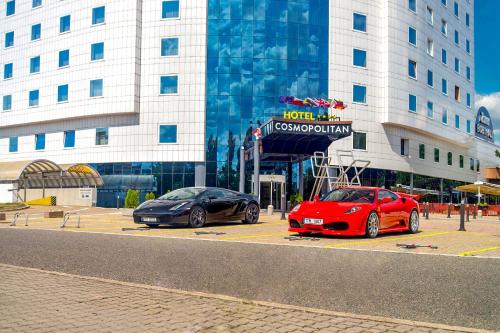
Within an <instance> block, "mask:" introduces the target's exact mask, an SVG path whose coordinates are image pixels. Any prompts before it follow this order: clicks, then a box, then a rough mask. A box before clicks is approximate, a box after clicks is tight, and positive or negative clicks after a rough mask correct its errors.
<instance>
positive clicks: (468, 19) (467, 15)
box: [465, 13, 470, 27]
mask: <svg viewBox="0 0 500 333" xmlns="http://www.w3.org/2000/svg"><path fill="white" fill-rule="evenodd" d="M465 25H466V26H467V27H470V15H469V13H466V14H465Z"/></svg>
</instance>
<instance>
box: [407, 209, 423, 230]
mask: <svg viewBox="0 0 500 333" xmlns="http://www.w3.org/2000/svg"><path fill="white" fill-rule="evenodd" d="M419 225H420V221H419V217H418V213H417V211H416V210H412V211H411V214H410V220H409V221H408V231H409V232H410V233H412V234H415V233H417V232H418V227H419Z"/></svg>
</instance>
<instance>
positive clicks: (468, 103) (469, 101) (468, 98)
mask: <svg viewBox="0 0 500 333" xmlns="http://www.w3.org/2000/svg"><path fill="white" fill-rule="evenodd" d="M471 103H472V100H471V96H470V93H467V107H468V108H470V107H471Z"/></svg>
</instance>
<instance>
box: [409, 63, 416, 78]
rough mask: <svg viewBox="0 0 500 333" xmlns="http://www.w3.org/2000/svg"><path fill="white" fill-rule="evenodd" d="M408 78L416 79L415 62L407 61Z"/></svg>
mask: <svg viewBox="0 0 500 333" xmlns="http://www.w3.org/2000/svg"><path fill="white" fill-rule="evenodd" d="M408 76H409V77H411V78H414V79H416V78H417V62H416V61H413V60H408Z"/></svg>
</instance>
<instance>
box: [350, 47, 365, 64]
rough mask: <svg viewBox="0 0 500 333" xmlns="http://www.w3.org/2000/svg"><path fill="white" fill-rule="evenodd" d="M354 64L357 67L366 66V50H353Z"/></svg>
mask: <svg viewBox="0 0 500 333" xmlns="http://www.w3.org/2000/svg"><path fill="white" fill-rule="evenodd" d="M352 57H353V65H354V66H357V67H366V51H364V50H358V49H353V50H352Z"/></svg>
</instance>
